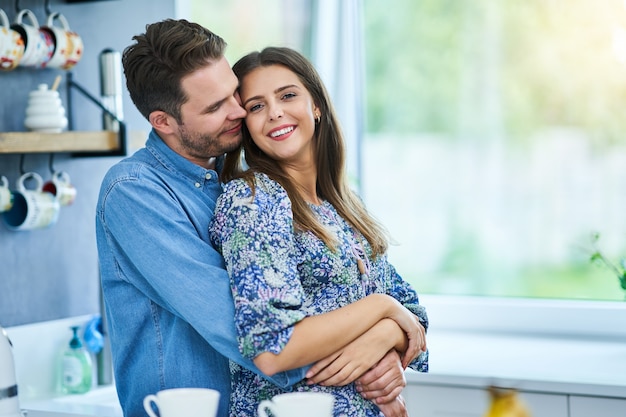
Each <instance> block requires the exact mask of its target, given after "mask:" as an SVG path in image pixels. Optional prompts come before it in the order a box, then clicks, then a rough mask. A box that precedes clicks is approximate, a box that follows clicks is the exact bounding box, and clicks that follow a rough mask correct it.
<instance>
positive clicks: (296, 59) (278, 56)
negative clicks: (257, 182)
mask: <svg viewBox="0 0 626 417" xmlns="http://www.w3.org/2000/svg"><path fill="white" fill-rule="evenodd" d="M271 65H280V66H283V67H285V68H287V69H289V70H290V71H292V72H293V73H295V74H296V75H297V76H298V78H299V79H300V81H301V82H302V84H303V85H304V87H305V88H306V89H307V91H308V92H309V93H310V94H311V96H312V98H313V101H314V102H315V104H316V105H317V107H318V108H319V110H320V113H321V119H320V121H319V123H317V124H316V128H315V133H314V138H313V141H314V146H315V157H316V166H317V195H318V197H319V198H321V199H323V200H327V201H328V202H329V203H331V204H332V205H333V206H334V207H335V209H336V210H337V212H338V213H339V215H340V216H341V217H343V218H344V219H345V220H346V221H347V222H348V224H350V225H351V226H352V227H353V228H354V229H356V230H357V231H358V232H360V233H361V234H362V235H363V236H364V237H365V239H367V241H368V242H369V244H370V245H371V247H372V258H375V257H377V256H379V255H381V254H383V253H385V252H386V251H387V246H388V237H387V233H386V230H385V229H384V227H382V225H381V224H380V223H379V222H377V221H376V219H374V218H373V217H372V216H371V215H370V214H369V213H368V212H367V210H366V208H365V206H364V205H363V203H362V201H361V199H360V198H359V197H358V196H357V195H356V193H355V192H354V191H352V189H351V188H350V187H349V185H348V180H347V175H346V169H345V152H346V151H345V144H344V139H343V135H342V133H341V128H340V126H339V122H338V119H337V116H336V114H335V110H334V109H333V106H332V103H331V101H330V98H329V95H328V92H327V91H326V88H325V87H324V84H323V82H322V80H321V78H320V76H319V74H318V73H317V71H316V70H315V68H314V67H313V65H312V64H311V63H310V62H309V61H308V60H307V59H306V58H305V57H304V56H303V55H301V54H300V53H299V52H297V51H295V50H293V49H290V48H283V47H268V48H265V49H263V50H262V51H261V52H252V53H250V54H248V55H246V56H244V57H243V58H241V59H240V60H239V61H237V62H236V63H235V65H234V66H233V71H234V72H235V74H236V75H237V78H239V81H240V82H241V81H242V80H243V79H244V78H245V77H246V75H248V74H249V73H250V72H252V71H253V70H255V69H256V68H259V67H267V66H271ZM242 156H243V157H244V158H245V162H246V164H247V165H248V169H244V168H243V166H242ZM255 172H262V173H265V174H267V175H268V176H269V177H270V178H271V179H273V180H274V181H277V182H278V183H279V184H281V185H282V186H283V188H284V189H285V190H286V191H287V194H288V196H289V199H290V200H291V205H292V210H293V218H294V223H295V227H296V228H298V229H300V230H306V231H311V232H312V233H313V234H315V235H316V236H317V237H319V238H320V239H321V240H323V241H324V243H325V244H326V245H328V246H329V247H331V248H335V247H336V241H335V240H336V239H335V238H334V237H333V236H332V235H331V234H330V233H329V231H328V230H327V229H326V228H325V227H324V226H323V225H322V224H321V223H320V222H319V221H317V219H316V217H315V215H314V214H313V212H312V210H311V208H310V207H309V205H308V204H307V202H306V201H305V200H304V198H302V196H301V194H300V193H299V192H298V186H297V184H295V183H294V181H293V179H292V178H291V177H290V176H289V175H287V173H286V172H285V171H284V170H283V169H282V168H281V166H280V165H279V164H277V163H276V161H275V160H273V159H272V158H270V157H269V156H268V155H266V154H265V153H264V152H263V151H261V149H259V147H258V146H256V144H255V143H254V141H253V140H252V137H251V136H250V133H249V131H248V129H247V128H246V127H245V124H244V128H243V141H242V147H240V148H239V149H238V150H236V151H234V152H231V153H229V154H228V155H227V156H226V160H225V163H224V169H223V171H222V181H224V182H226V181H229V180H231V179H234V178H244V179H245V180H246V181H247V182H248V183H249V184H250V187H251V188H252V189H253V190H254V173H255Z"/></svg>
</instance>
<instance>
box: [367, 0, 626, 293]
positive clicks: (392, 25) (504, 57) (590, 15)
mask: <svg viewBox="0 0 626 417" xmlns="http://www.w3.org/2000/svg"><path fill="white" fill-rule="evenodd" d="M399 3H401V4H398V5H397V6H398V7H394V8H389V7H387V5H386V3H385V2H380V1H375V0H365V1H364V5H365V15H364V16H365V50H366V61H367V65H366V77H367V79H366V86H367V100H368V102H367V109H368V114H367V120H368V127H367V135H366V138H365V143H364V147H363V150H364V154H363V155H364V161H363V167H364V169H363V172H364V176H363V180H362V185H363V189H364V194H365V195H364V197H365V199H366V202H367V204H368V206H369V207H370V208H371V209H372V211H373V212H374V213H375V214H376V215H377V216H378V217H379V218H380V219H381V220H382V221H383V223H385V224H386V225H387V227H388V228H389V230H390V232H391V234H392V235H393V237H394V238H395V239H396V240H397V242H398V245H397V246H394V247H392V248H391V250H390V258H391V260H392V262H393V263H394V265H395V266H396V268H397V269H398V271H399V272H400V273H401V274H402V275H403V276H404V277H405V278H406V279H407V280H409V281H411V282H413V283H414V284H415V286H416V288H418V289H420V291H422V292H431V293H438V294H461V295H495V296H516V297H541V298H543V297H546V298H574V299H600V300H623V299H624V295H625V291H624V290H622V289H621V288H620V285H619V281H618V279H617V277H616V276H615V275H614V274H613V273H612V272H611V271H608V270H607V269H606V268H602V267H601V266H599V265H593V264H591V262H590V255H591V252H592V244H591V240H590V239H591V235H592V233H593V232H599V233H600V236H601V238H600V240H599V244H600V245H601V246H602V247H603V249H604V251H605V252H606V253H607V254H608V255H609V256H610V257H612V258H613V259H615V260H616V261H619V259H620V258H621V257H625V256H626V215H625V213H626V211H625V210H624V207H626V139H625V138H624V132H626V118H624V117H623V112H622V109H623V108H624V100H625V99H626V66H625V65H624V58H625V56H626V45H625V38H624V33H625V32H624V29H625V28H626V9H625V8H624V4H623V2H621V1H618V0H612V1H611V0H607V1H603V2H596V1H595V0H581V1H577V2H568V1H566V0H554V1H545V0H529V1H525V2H514V1H500V0H483V1H478V0H474V1H447V2H441V1H437V0H422V1H419V2H411V1H401V2H399Z"/></svg>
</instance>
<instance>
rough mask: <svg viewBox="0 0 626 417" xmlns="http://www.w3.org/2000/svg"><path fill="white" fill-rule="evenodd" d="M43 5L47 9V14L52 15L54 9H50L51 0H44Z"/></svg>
mask: <svg viewBox="0 0 626 417" xmlns="http://www.w3.org/2000/svg"><path fill="white" fill-rule="evenodd" d="M43 7H44V10H45V11H46V16H50V15H51V14H52V10H50V0H44V3H43Z"/></svg>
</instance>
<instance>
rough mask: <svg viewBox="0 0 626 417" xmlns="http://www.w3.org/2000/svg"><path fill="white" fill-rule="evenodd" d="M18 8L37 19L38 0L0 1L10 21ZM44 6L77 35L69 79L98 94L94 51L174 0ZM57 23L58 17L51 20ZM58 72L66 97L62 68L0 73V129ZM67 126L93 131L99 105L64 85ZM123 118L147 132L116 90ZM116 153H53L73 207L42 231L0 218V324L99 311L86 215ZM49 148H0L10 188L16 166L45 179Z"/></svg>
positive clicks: (13, 127)
mask: <svg viewBox="0 0 626 417" xmlns="http://www.w3.org/2000/svg"><path fill="white" fill-rule="evenodd" d="M16 4H17V5H18V6H19V7H20V8H22V9H23V8H27V9H30V10H32V11H33V12H34V13H35V15H36V16H37V19H38V21H39V23H40V24H43V23H44V22H45V18H46V11H45V1H44V0H18V1H16V0H0V8H2V9H3V10H4V11H5V12H6V13H7V15H8V16H9V19H10V20H11V21H13V19H14V18H15V16H16V14H17V12H16ZM49 8H50V10H51V11H58V12H60V13H62V14H63V15H64V16H65V17H66V18H67V20H68V22H69V24H70V26H71V29H72V30H74V31H76V32H78V33H79V34H80V35H81V36H82V38H83V41H84V44H85V50H84V55H83V58H82V60H81V61H80V62H79V63H78V64H77V65H76V66H75V67H74V68H73V69H72V70H71V71H72V73H73V76H74V80H75V81H76V82H78V83H79V84H81V85H82V86H83V87H84V88H85V89H86V90H87V91H89V92H90V93H92V94H93V95H95V96H97V97H98V96H99V95H100V71H99V63H98V57H99V54H100V52H101V51H102V50H103V49H105V48H112V49H114V50H116V51H120V52H121V51H122V50H123V49H124V48H125V47H126V46H127V45H128V44H130V43H131V42H132V36H133V35H135V34H137V33H141V32H143V31H144V29H145V25H146V24H147V23H150V22H154V21H158V20H162V19H165V18H168V17H174V14H175V0H100V1H86V2H75V1H74V2H71V3H70V2H66V1H64V0H50V1H49ZM57 24H58V23H57ZM58 74H62V75H63V76H64V78H63V81H62V82H61V84H60V87H59V91H60V93H61V97H62V100H63V103H64V104H65V103H66V95H67V88H66V81H65V74H66V72H65V71H58V70H52V69H44V70H36V69H28V68H19V67H18V68H17V69H16V70H14V71H11V72H0V132H15V131H25V128H24V113H25V109H26V104H27V98H28V93H29V92H30V91H31V90H33V89H35V88H36V87H37V85H38V84H40V83H46V84H48V85H51V84H52V82H53V81H54V79H55V77H56V76H57V75H58ZM71 94H72V103H73V104H72V105H73V109H74V110H73V115H72V116H73V119H74V130H79V131H83V130H100V129H101V128H102V114H101V111H100V110H99V109H98V108H97V107H96V106H95V105H94V104H93V103H91V102H89V101H88V100H87V99H85V98H83V97H82V96H81V95H80V94H79V93H78V92H77V91H72V93H71ZM123 109H124V119H125V121H126V123H127V127H128V130H129V132H136V131H143V132H147V131H148V129H149V126H148V124H147V122H146V121H145V120H144V119H143V118H142V117H141V115H140V114H139V113H138V112H137V111H136V109H135V108H134V106H133V104H132V102H131V101H130V98H129V97H128V95H127V93H126V92H125V91H124V101H123ZM118 160H119V157H80V156H79V157H74V156H72V155H70V154H54V155H53V159H52V163H53V166H54V168H55V169H57V170H59V169H60V170H64V171H66V172H67V173H68V174H69V175H70V177H71V179H72V182H73V184H74V185H75V186H76V188H77V190H78V195H77V198H76V201H75V203H74V204H73V205H71V206H67V207H64V208H63V209H62V211H61V214H60V216H59V220H58V222H57V223H56V224H55V225H54V226H52V227H51V228H49V229H44V230H38V231H29V232H13V231H10V230H8V229H7V228H6V227H5V225H4V223H3V222H0V325H2V326H16V325H21V324H28V323H36V322H41V321H47V320H55V319H60V318H65V317H73V316H79V315H85V314H92V313H98V312H99V281H98V280H99V277H98V271H97V268H98V261H97V253H96V242H95V230H94V217H95V206H96V201H97V195H98V189H99V186H100V181H101V179H102V177H103V175H104V173H105V172H106V171H107V169H108V168H109V167H110V166H111V165H112V164H113V163H115V162H116V161H118ZM50 161H51V159H50V154H25V155H24V156H23V158H22V157H21V155H14V154H0V175H4V176H6V177H7V178H8V179H9V181H10V183H11V188H14V185H15V181H16V180H17V178H18V177H19V176H20V172H22V171H35V172H37V173H39V174H40V175H42V176H43V177H44V179H48V178H49V177H50V168H49V165H50Z"/></svg>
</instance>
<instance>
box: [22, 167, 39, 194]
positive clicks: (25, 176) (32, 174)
mask: <svg viewBox="0 0 626 417" xmlns="http://www.w3.org/2000/svg"><path fill="white" fill-rule="evenodd" d="M29 178H33V179H34V180H35V182H37V186H36V187H35V188H33V191H41V190H42V189H43V178H41V175H39V174H37V173H36V172H27V173H26V174H23V175H22V176H21V177H19V178H18V180H17V190H18V191H19V192H21V193H23V192H24V191H26V186H25V185H24V181H26V180H27V179H29Z"/></svg>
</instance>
